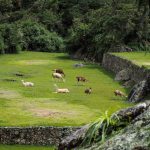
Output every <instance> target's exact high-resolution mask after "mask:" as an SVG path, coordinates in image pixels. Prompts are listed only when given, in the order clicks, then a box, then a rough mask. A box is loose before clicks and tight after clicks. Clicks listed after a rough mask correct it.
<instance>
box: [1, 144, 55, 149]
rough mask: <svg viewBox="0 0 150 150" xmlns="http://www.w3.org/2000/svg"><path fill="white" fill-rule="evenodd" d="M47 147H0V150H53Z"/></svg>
mask: <svg viewBox="0 0 150 150" xmlns="http://www.w3.org/2000/svg"><path fill="white" fill-rule="evenodd" d="M54 149H55V148H53V147H49V146H47V147H46V146H28V145H0V150H54Z"/></svg>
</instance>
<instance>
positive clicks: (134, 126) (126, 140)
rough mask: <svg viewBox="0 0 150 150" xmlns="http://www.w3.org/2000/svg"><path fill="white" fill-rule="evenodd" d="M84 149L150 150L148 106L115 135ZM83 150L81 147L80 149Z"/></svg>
mask: <svg viewBox="0 0 150 150" xmlns="http://www.w3.org/2000/svg"><path fill="white" fill-rule="evenodd" d="M84 149H85V150H150V106H147V109H145V111H144V112H143V113H142V114H140V115H138V116H137V117H136V118H135V119H134V120H132V121H131V123H130V124H129V125H128V126H127V127H126V128H124V129H123V130H121V132H120V133H119V134H117V135H114V136H113V137H112V138H110V139H109V140H107V141H106V142H105V143H103V144H102V145H99V144H95V145H93V146H91V147H90V148H84ZM82 150H83V149H82Z"/></svg>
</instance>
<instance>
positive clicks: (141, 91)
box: [128, 76, 150, 102]
mask: <svg viewBox="0 0 150 150" xmlns="http://www.w3.org/2000/svg"><path fill="white" fill-rule="evenodd" d="M148 94H150V76H149V77H148V78H147V80H144V81H141V82H139V83H138V84H136V85H135V86H134V87H133V88H132V90H131V92H130V93H129V96H128V101H129V102H140V101H142V100H143V99H144V98H145V96H147V95H148Z"/></svg>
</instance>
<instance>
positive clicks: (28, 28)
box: [0, 0, 150, 60]
mask: <svg viewBox="0 0 150 150" xmlns="http://www.w3.org/2000/svg"><path fill="white" fill-rule="evenodd" d="M149 3H150V2H149V1H148V0H80V1H76V0H32V1H30V0H0V4H1V5H0V53H1V54H4V53H18V52H19V51H22V50H33V51H47V52H60V51H61V52H62V51H67V52H68V53H70V54H74V53H76V52H77V51H78V53H80V54H84V55H85V56H86V57H88V58H89V59H92V60H101V58H102V55H103V53H104V52H107V51H114V50H116V46H119V47H122V46H124V45H127V46H130V47H131V48H133V50H137V49H140V50H146V51H149V42H150V30H149V26H150V24H149V22H150V19H149V12H150V11H149V10H150V7H149V6H150V5H149Z"/></svg>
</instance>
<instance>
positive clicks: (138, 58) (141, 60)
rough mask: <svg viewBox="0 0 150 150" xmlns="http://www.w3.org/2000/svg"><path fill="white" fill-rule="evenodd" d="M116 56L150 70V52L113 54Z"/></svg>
mask: <svg viewBox="0 0 150 150" xmlns="http://www.w3.org/2000/svg"><path fill="white" fill-rule="evenodd" d="M113 54H114V55H116V56H119V57H122V58H125V59H128V60H130V61H132V62H133V63H135V64H137V65H139V66H144V67H146V68H148V69H150V52H147V53H145V52H130V53H129V52H124V53H113Z"/></svg>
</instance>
